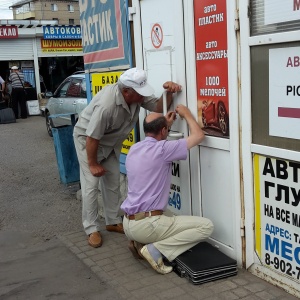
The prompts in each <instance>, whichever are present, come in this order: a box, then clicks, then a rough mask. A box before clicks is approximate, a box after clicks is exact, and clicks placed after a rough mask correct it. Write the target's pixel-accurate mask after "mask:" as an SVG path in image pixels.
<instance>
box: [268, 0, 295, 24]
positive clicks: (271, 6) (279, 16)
mask: <svg viewBox="0 0 300 300" xmlns="http://www.w3.org/2000/svg"><path fill="white" fill-rule="evenodd" d="M299 19H300V1H299V0H284V1H283V0H277V1H274V0H265V25H268V24H274V23H281V22H288V21H293V20H299Z"/></svg>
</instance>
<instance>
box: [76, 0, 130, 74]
mask: <svg viewBox="0 0 300 300" xmlns="http://www.w3.org/2000/svg"><path fill="white" fill-rule="evenodd" d="M79 7H80V23H81V26H82V46H83V57H84V64H85V69H86V70H89V71H91V70H100V69H107V68H112V67H115V68H118V69H127V68H129V67H130V60H131V59H130V57H131V51H130V50H131V49H130V41H129V37H128V35H129V32H127V30H128V28H129V25H128V19H127V1H126V0H113V1H107V0H101V1H97V2H95V1H93V0H80V1H79Z"/></svg>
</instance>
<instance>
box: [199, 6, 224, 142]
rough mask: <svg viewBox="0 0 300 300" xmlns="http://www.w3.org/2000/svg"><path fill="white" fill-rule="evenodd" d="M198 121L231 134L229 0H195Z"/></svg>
mask: <svg viewBox="0 0 300 300" xmlns="http://www.w3.org/2000/svg"><path fill="white" fill-rule="evenodd" d="M194 11H195V44H196V72H197V100H198V121H199V124H200V125H202V127H203V128H204V130H205V132H206V133H207V134H209V135H214V136H221V137H229V110H228V59H227V13H226V0H218V1H216V0H203V1H199V0H198V1H194Z"/></svg>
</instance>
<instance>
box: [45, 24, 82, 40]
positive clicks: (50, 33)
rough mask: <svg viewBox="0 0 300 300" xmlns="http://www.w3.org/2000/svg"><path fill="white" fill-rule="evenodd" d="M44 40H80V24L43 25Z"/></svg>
mask: <svg viewBox="0 0 300 300" xmlns="http://www.w3.org/2000/svg"><path fill="white" fill-rule="evenodd" d="M43 34H44V36H43V37H44V39H45V40H81V28H80V26H68V25H66V26H43Z"/></svg>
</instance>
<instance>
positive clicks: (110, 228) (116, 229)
mask: <svg viewBox="0 0 300 300" xmlns="http://www.w3.org/2000/svg"><path fill="white" fill-rule="evenodd" d="M106 230H107V231H111V232H118V233H124V229H123V224H122V223H119V224H114V225H106Z"/></svg>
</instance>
